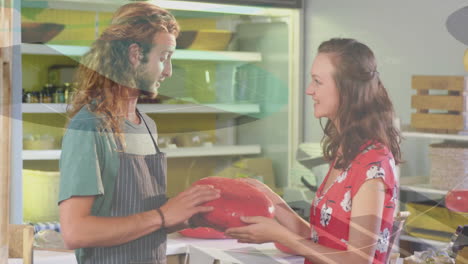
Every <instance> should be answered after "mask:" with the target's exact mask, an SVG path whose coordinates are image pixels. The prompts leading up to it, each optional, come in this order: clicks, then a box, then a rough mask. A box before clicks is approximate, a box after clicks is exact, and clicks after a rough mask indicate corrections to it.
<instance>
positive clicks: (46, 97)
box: [40, 83, 54, 103]
mask: <svg viewBox="0 0 468 264" xmlns="http://www.w3.org/2000/svg"><path fill="white" fill-rule="evenodd" d="M53 92H54V85H53V84H51V83H46V84H45V85H44V87H43V88H42V91H41V95H42V96H41V98H42V100H40V101H41V103H52V101H53V96H52V94H53Z"/></svg>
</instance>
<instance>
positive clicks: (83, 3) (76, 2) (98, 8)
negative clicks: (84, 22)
mask: <svg viewBox="0 0 468 264" xmlns="http://www.w3.org/2000/svg"><path fill="white" fill-rule="evenodd" d="M126 3H131V1H113V0H97V1H92V0H46V1H41V5H40V7H44V6H45V7H47V8H49V9H67V10H80V11H91V12H114V11H115V10H117V8H119V7H120V6H122V5H124V4H126ZM157 5H158V6H160V7H162V8H164V9H169V10H172V11H175V10H181V11H190V12H203V13H214V14H215V15H216V14H217V13H218V14H223V15H226V14H234V15H253V16H279V17H282V16H288V15H290V14H291V13H293V12H294V10H291V9H288V8H271V7H269V8H264V7H256V6H246V5H232V4H218V3H203V2H196V3H193V2H187V1H174V0H158V1H157ZM21 6H22V7H33V8H37V7H38V4H37V1H35V0H25V1H21ZM181 16H182V17H183V15H181ZM176 17H179V16H176Z"/></svg>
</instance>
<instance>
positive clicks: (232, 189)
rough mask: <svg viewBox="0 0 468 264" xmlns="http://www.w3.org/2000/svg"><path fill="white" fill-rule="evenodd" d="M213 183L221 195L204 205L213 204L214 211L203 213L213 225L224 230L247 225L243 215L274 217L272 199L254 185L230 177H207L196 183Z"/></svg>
mask: <svg viewBox="0 0 468 264" xmlns="http://www.w3.org/2000/svg"><path fill="white" fill-rule="evenodd" d="M201 184H205V185H212V186H214V188H216V189H219V190H220V195H221V197H220V198H218V199H216V200H213V201H209V202H207V203H205V204H204V206H213V207H214V209H213V211H211V212H209V213H206V214H203V217H204V219H205V220H206V221H207V222H208V223H210V224H211V225H213V226H216V227H219V229H221V230H224V229H227V228H230V227H240V226H246V225H247V224H246V223H244V222H243V221H242V220H241V219H240V217H241V216H264V217H269V218H273V217H274V206H273V203H272V202H271V200H270V199H269V198H268V197H267V196H266V195H265V194H264V193H263V192H262V191H260V190H258V189H257V188H255V187H254V186H252V185H250V184H248V183H246V182H243V181H240V180H237V179H230V178H222V177H207V178H203V179H201V180H198V181H196V182H195V183H194V185H201Z"/></svg>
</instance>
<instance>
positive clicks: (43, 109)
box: [22, 103, 260, 114]
mask: <svg viewBox="0 0 468 264" xmlns="http://www.w3.org/2000/svg"><path fill="white" fill-rule="evenodd" d="M66 108H67V105H66V104H41V103H39V104H26V103H25V104H22V110H23V113H36V114H37V113H48V114H53V113H57V114H60V113H65V112H66ZM138 109H139V110H140V111H142V112H143V113H164V114H191V113H194V114H254V113H259V112H260V106H259V105H256V104H206V105H202V104H200V105H199V104H139V105H138Z"/></svg>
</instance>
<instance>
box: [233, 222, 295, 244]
mask: <svg viewBox="0 0 468 264" xmlns="http://www.w3.org/2000/svg"><path fill="white" fill-rule="evenodd" d="M241 220H242V221H243V222H244V223H247V224H250V225H248V226H244V227H234V228H229V229H227V230H226V231H225V234H226V235H227V236H229V237H232V238H235V239H237V241H238V242H240V243H254V244H261V243H266V242H274V241H278V240H280V238H281V237H282V236H285V235H287V233H288V232H289V231H288V230H287V229H286V228H285V227H284V226H282V225H281V224H280V223H278V222H277V221H276V220H275V219H271V218H267V217H263V216H248V217H247V216H244V217H241Z"/></svg>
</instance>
